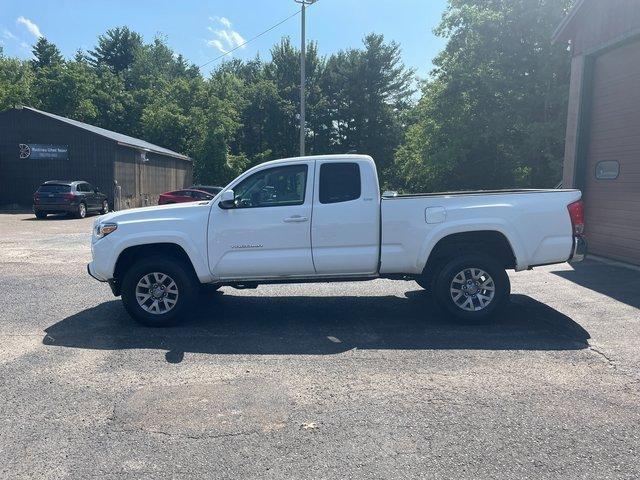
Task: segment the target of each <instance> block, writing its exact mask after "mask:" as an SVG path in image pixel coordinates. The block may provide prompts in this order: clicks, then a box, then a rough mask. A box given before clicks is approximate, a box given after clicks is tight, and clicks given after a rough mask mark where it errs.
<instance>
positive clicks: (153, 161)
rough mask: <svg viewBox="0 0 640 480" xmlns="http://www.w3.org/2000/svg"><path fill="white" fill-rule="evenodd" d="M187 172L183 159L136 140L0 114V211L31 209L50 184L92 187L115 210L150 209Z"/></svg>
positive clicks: (53, 118)
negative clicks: (40, 189) (18, 207)
mask: <svg viewBox="0 0 640 480" xmlns="http://www.w3.org/2000/svg"><path fill="white" fill-rule="evenodd" d="M192 172H193V165H192V161H191V159H190V158H189V157H187V156H186V155H182V154H180V153H177V152H174V151H172V150H169V149H167V148H163V147H160V146H158V145H154V144H152V143H149V142H145V141H144V140H140V139H138V138H133V137H130V136H128V135H123V134H121V133H117V132H112V131H110V130H106V129H104V128H100V127H96V126H93V125H89V124H86V123H82V122H78V121H77V120H72V119H70V118H65V117H61V116H59V115H54V114H52V113H48V112H43V111H41V110H36V109H35V108H29V107H22V108H13V109H9V110H5V111H4V112H0V205H11V204H18V205H30V204H31V201H32V195H33V192H34V191H35V190H36V189H37V188H38V186H39V185H40V184H41V183H42V182H44V181H46V180H53V179H66V180H85V181H87V182H89V183H92V184H93V185H96V186H97V187H99V188H100V190H101V191H102V192H104V193H106V194H107V196H108V197H109V201H110V204H111V205H112V206H114V207H115V208H117V209H122V208H130V207H139V206H145V205H154V204H156V203H157V200H158V195H159V194H160V193H163V192H166V191H169V190H177V189H180V188H184V187H186V186H188V185H190V184H191V182H192Z"/></svg>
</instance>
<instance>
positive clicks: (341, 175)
mask: <svg viewBox="0 0 640 480" xmlns="http://www.w3.org/2000/svg"><path fill="white" fill-rule="evenodd" d="M319 196H320V203H338V202H347V201H349V200H355V199H356V198H359V197H360V165H358V164H357V163H323V164H322V165H321V166H320V195H319Z"/></svg>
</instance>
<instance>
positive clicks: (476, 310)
mask: <svg viewBox="0 0 640 480" xmlns="http://www.w3.org/2000/svg"><path fill="white" fill-rule="evenodd" d="M510 290H511V285H510V283H509V277H508V276H507V272H506V271H505V269H504V267H503V266H502V265H501V264H500V263H499V262H498V261H496V260H495V259H494V258H492V257H490V256H488V255H482V254H469V255H462V256H460V257H458V258H455V259H452V260H450V261H449V262H448V263H446V264H445V265H444V266H443V267H442V269H441V270H440V272H439V273H438V274H437V275H436V276H435V278H434V289H433V291H434V293H435V297H436V301H437V302H438V304H439V305H440V306H441V307H442V308H443V309H444V310H445V311H447V312H448V313H450V314H452V315H453V317H454V318H455V319H456V320H459V321H462V322H464V323H472V324H481V323H487V322H488V321H490V320H491V319H492V317H493V316H494V315H495V314H496V313H497V312H498V311H499V310H500V308H502V307H503V306H504V304H505V303H506V302H507V300H508V299H509V293H510Z"/></svg>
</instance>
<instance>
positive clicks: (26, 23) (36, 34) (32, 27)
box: [16, 15, 42, 38]
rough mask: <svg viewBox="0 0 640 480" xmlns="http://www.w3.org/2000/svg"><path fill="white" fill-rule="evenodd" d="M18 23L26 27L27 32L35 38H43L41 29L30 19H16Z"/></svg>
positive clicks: (20, 17)
mask: <svg viewBox="0 0 640 480" xmlns="http://www.w3.org/2000/svg"><path fill="white" fill-rule="evenodd" d="M16 23H18V24H22V25H24V26H25V27H26V28H27V30H29V33H30V34H31V35H33V36H34V37H36V38H40V37H42V32H41V31H40V27H38V25H36V24H35V23H33V22H32V21H31V20H29V19H28V18H25V17H23V16H22V15H21V16H19V17H18V18H17V19H16Z"/></svg>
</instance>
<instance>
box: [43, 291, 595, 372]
mask: <svg viewBox="0 0 640 480" xmlns="http://www.w3.org/2000/svg"><path fill="white" fill-rule="evenodd" d="M227 291H228V292H231V290H230V289H227ZM45 331H46V335H45V337H44V339H43V343H44V344H45V345H49V346H54V347H56V346H57V347H73V348H86V349H100V350H122V349H157V350H162V351H166V352H167V353H166V359H167V361H168V362H171V363H178V362H180V361H182V358H183V356H184V353H185V352H192V353H207V354H255V355H331V354H337V353H342V352H346V351H349V350H354V349H373V350H396V349H399V350H404V349H412V350H420V349H476V350H478V349H482V350H577V349H583V348H586V347H587V346H588V343H587V341H588V339H589V338H590V336H589V333H588V332H587V331H586V330H584V329H583V328H582V327H581V326H580V325H578V324H577V323H575V322H574V321H573V320H571V319H570V318H569V317H567V316H565V315H563V314H561V313H560V312H558V311H556V310H554V309H552V308H550V307H548V306H546V305H543V304H541V303H539V302H537V301H536V300H534V299H532V298H530V297H528V296H525V295H512V297H511V302H510V303H509V304H508V305H507V307H506V308H505V309H504V311H503V313H501V314H500V316H499V318H498V319H497V320H496V321H495V323H493V324H491V325H485V326H465V325H456V324H455V323H452V322H451V321H449V320H447V319H446V318H445V317H444V315H443V314H441V313H438V311H437V310H436V309H435V307H434V306H433V303H432V300H431V297H430V295H429V294H428V293H427V292H425V291H422V290H419V291H411V292H406V294H405V296H404V297H397V296H384V297H363V296H340V297H335V296H334V297H327V296H291V297H286V296H260V295H256V296H246V295H234V294H229V293H227V294H224V293H222V292H217V293H213V294H208V295H207V297H206V298H204V299H203V300H202V301H201V302H200V304H199V306H198V308H197V309H196V311H195V312H194V314H193V315H192V318H190V319H189V320H188V321H187V322H185V323H183V324H181V325H179V326H176V327H173V328H169V329H154V328H147V327H143V326H140V325H138V324H136V323H134V321H133V320H131V319H130V318H129V316H128V315H127V313H126V312H125V310H124V308H123V307H122V305H121V302H120V301H119V300H113V301H108V302H104V303H102V304H100V305H98V306H96V307H93V308H90V309H87V310H84V311H81V312H79V313H77V314H75V315H72V316H70V317H68V318H65V319H64V320H61V321H60V322H58V323H56V324H54V325H52V326H50V327H49V328H47V329H46V330H45Z"/></svg>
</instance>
